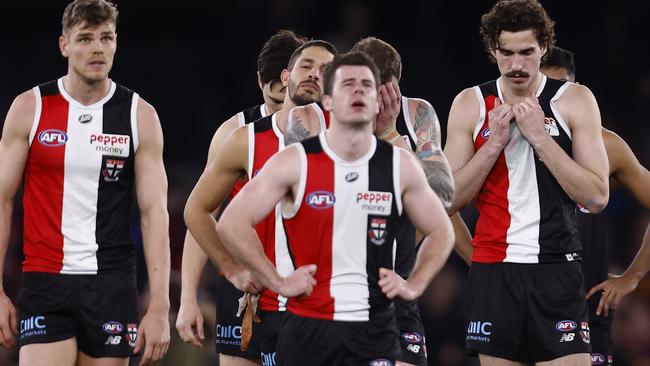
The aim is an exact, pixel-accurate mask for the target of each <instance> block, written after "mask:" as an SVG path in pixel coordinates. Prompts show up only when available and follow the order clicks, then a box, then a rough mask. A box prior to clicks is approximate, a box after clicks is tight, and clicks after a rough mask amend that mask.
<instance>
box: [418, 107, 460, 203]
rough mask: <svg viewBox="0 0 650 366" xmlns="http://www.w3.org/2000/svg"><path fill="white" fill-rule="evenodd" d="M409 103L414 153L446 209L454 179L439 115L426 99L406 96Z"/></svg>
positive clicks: (450, 199)
mask: <svg viewBox="0 0 650 366" xmlns="http://www.w3.org/2000/svg"><path fill="white" fill-rule="evenodd" d="M408 103H409V112H410V114H411V115H410V116H409V117H410V120H411V121H413V122H412V123H413V130H414V131H415V134H416V135H417V142H416V147H415V154H416V155H417V157H418V158H419V159H420V162H421V163H422V167H423V168H424V172H425V173H426V175H427V180H428V181H429V185H430V186H431V188H432V189H433V190H434V191H435V192H436V193H437V194H438V196H439V197H440V200H441V201H442V203H443V205H444V206H445V209H447V210H449V208H450V207H451V204H452V202H453V200H454V179H453V173H452V171H451V167H450V166H449V162H448V161H447V158H446V157H445V155H444V154H443V152H442V145H441V142H440V140H441V134H440V122H439V121H438V116H437V115H436V111H435V110H434V109H433V107H432V106H431V104H429V102H427V101H426V100H423V99H415V98H409V99H408Z"/></svg>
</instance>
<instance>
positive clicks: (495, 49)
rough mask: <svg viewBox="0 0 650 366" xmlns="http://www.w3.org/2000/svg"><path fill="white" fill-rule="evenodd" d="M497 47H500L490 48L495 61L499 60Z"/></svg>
mask: <svg viewBox="0 0 650 366" xmlns="http://www.w3.org/2000/svg"><path fill="white" fill-rule="evenodd" d="M497 47H498V46H494V47H490V54H491V55H492V57H494V59H495V60H496V59H497Z"/></svg>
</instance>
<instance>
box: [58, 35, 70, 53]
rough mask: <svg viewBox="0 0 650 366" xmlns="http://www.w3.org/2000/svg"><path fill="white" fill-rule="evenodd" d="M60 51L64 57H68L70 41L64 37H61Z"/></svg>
mask: <svg viewBox="0 0 650 366" xmlns="http://www.w3.org/2000/svg"><path fill="white" fill-rule="evenodd" d="M59 51H61V55H63V57H65V58H67V57H68V41H66V39H65V37H64V36H59Z"/></svg>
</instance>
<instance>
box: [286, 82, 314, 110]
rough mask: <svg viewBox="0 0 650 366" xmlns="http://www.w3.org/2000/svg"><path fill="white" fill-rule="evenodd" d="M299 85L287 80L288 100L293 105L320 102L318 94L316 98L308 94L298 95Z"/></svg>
mask: <svg viewBox="0 0 650 366" xmlns="http://www.w3.org/2000/svg"><path fill="white" fill-rule="evenodd" d="M299 85H300V84H298V85H296V83H294V82H293V81H291V80H289V88H288V90H287V92H288V93H289V99H291V101H292V102H293V103H294V104H295V105H297V106H303V105H307V104H311V103H314V102H318V101H319V100H320V94H319V95H318V96H315V95H313V94H309V93H298V87H299Z"/></svg>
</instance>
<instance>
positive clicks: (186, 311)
mask: <svg viewBox="0 0 650 366" xmlns="http://www.w3.org/2000/svg"><path fill="white" fill-rule="evenodd" d="M176 330H178V334H179V335H180V336H181V339H182V340H183V341H184V342H185V343H191V344H192V345H194V346H195V347H196V348H203V344H202V343H201V341H203V340H204V339H205V333H204V331H203V312H201V308H200V307H199V304H198V303H197V302H196V297H194V299H193V300H189V299H183V298H181V307H180V309H179V310H178V316H177V317H176Z"/></svg>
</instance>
